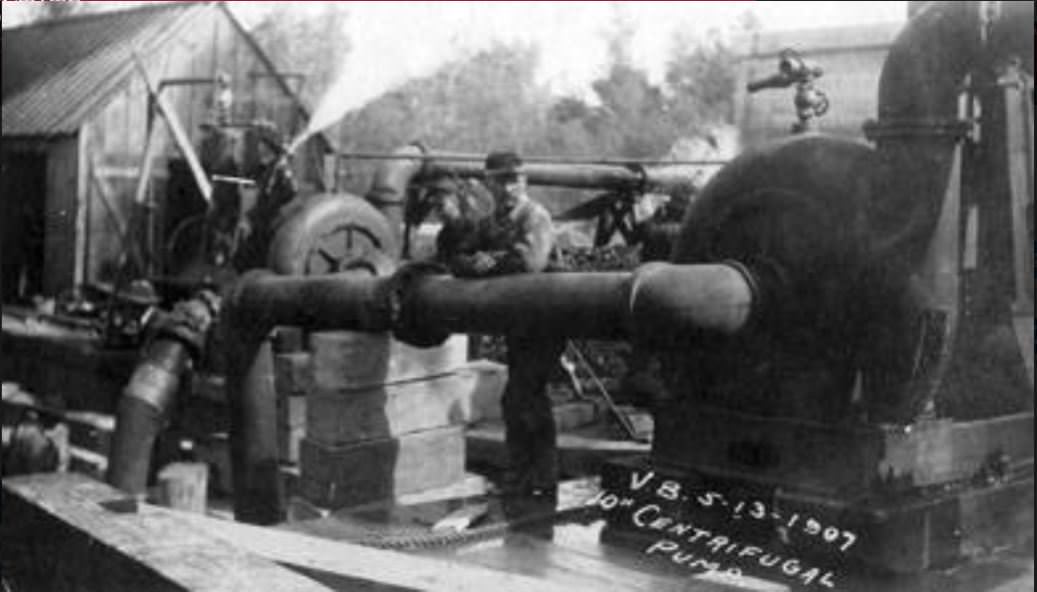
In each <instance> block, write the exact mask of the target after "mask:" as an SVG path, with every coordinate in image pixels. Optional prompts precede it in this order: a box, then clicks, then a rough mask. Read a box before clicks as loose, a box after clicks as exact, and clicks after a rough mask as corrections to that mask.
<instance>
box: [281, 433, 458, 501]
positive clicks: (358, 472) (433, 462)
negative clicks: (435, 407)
mask: <svg viewBox="0 0 1037 592" xmlns="http://www.w3.org/2000/svg"><path fill="white" fill-rule="evenodd" d="M299 456H300V465H301V468H302V478H301V481H300V484H299V488H300V493H301V495H302V496H303V497H305V498H306V499H308V500H309V501H311V502H313V503H315V504H317V505H319V506H324V507H329V508H341V507H345V506H350V505H358V504H363V503H368V502H372V501H376V500H381V499H391V498H393V497H394V496H396V495H399V494H404V493H413V492H417V491H422V490H426V489H433V488H437V487H444V486H447V485H450V484H452V483H456V482H459V481H460V480H461V479H463V478H464V466H465V444H464V434H463V432H462V430H461V428H459V427H453V426H452V427H446V428H438V429H434V430H426V431H424V432H416V433H413V434H407V435H404V436H401V437H399V438H385V439H380V440H371V441H367V442H361V443H358V444H351V445H347V446H327V445H323V444H320V443H317V442H313V441H311V440H310V439H309V438H305V439H303V441H302V443H301V445H300V449H299Z"/></svg>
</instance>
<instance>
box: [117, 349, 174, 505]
mask: <svg viewBox="0 0 1037 592" xmlns="http://www.w3.org/2000/svg"><path fill="white" fill-rule="evenodd" d="M189 360H190V355H189V354H188V352H187V348H185V347H184V345H183V344H182V343H180V342H179V341H177V340H175V339H156V340H155V341H153V342H151V343H150V344H148V346H147V347H146V349H145V352H144V355H143V358H142V360H141V362H140V363H139V364H137V367H136V368H135V369H134V371H133V374H132V376H131V377H130V381H129V383H128V384H127V385H126V388H125V389H124V390H123V392H122V397H121V398H120V399H119V405H118V408H117V410H116V422H115V434H114V436H113V438H112V449H111V452H110V453H109V457H108V482H109V483H110V484H112V486H114V487H117V488H119V489H122V490H123V491H125V492H127V493H132V494H134V495H143V494H144V493H145V492H146V491H147V486H148V471H149V469H150V467H151V451H152V448H154V446H155V439H156V438H157V437H158V434H159V433H160V432H161V431H162V429H163V428H164V427H165V423H166V421H167V419H168V413H169V409H170V408H171V407H172V406H173V402H174V401H175V399H176V393H177V391H178V390H179V389H180V376H181V374H183V372H184V370H185V369H186V368H187V365H188V362H189Z"/></svg>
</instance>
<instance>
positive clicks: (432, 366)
mask: <svg viewBox="0 0 1037 592" xmlns="http://www.w3.org/2000/svg"><path fill="white" fill-rule="evenodd" d="M310 350H311V351H312V356H313V361H312V373H313V387H314V388H315V389H318V390H336V389H357V388H364V387H369V386H375V385H381V384H390V383H394V382H401V381H404V380H413V379H415V378H423V377H426V376H433V375H437V374H444V373H446V372H451V371H453V370H456V369H457V368H458V367H460V366H462V365H464V363H465V362H466V361H467V357H468V338H467V337H466V336H464V335H455V336H453V337H451V338H450V339H448V340H447V341H446V343H444V344H443V345H441V346H438V347H432V348H416V347H411V346H409V345H406V344H404V343H402V342H399V341H396V340H395V339H393V338H392V337H391V336H389V335H388V334H384V333H383V334H370V333H354V332H348V331H335V332H318V333H313V334H311V335H310Z"/></svg>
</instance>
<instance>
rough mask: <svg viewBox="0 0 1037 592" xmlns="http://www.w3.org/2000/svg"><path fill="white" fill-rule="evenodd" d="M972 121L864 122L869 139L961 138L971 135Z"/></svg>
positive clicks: (881, 120) (909, 120)
mask: <svg viewBox="0 0 1037 592" xmlns="http://www.w3.org/2000/svg"><path fill="white" fill-rule="evenodd" d="M973 127H974V125H973V122H971V121H967V120H963V119H925V118H919V119H880V120H878V121H876V120H869V121H867V122H865V123H864V126H863V130H864V135H865V137H867V138H868V139H869V140H880V139H886V138H903V137H932V138H948V139H951V140H962V139H965V138H968V137H970V136H971V135H972V131H973Z"/></svg>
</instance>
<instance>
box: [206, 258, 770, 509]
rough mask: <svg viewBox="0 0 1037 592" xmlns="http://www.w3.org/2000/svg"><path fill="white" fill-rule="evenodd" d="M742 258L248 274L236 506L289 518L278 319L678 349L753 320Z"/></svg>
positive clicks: (422, 333)
mask: <svg viewBox="0 0 1037 592" xmlns="http://www.w3.org/2000/svg"><path fill="white" fill-rule="evenodd" d="M747 273H748V272H747V271H746V270H745V269H743V268H742V267H741V266H739V265H737V264H730V265H729V264H711V265H670V264H661V263H655V264H649V265H646V266H643V267H641V268H639V269H637V270H635V271H634V272H633V273H559V274H525V275H515V276H505V277H498V278H488V279H459V278H453V277H450V276H445V275H434V274H427V273H415V272H414V271H413V270H411V269H408V268H404V269H403V270H401V271H400V272H398V273H397V274H396V275H394V276H391V277H372V276H369V275H365V274H363V273H359V272H357V273H345V274H338V275H333V276H321V277H292V276H277V275H274V274H272V273H270V272H264V271H254V272H251V273H249V274H246V275H245V276H243V277H242V278H241V279H240V280H239V281H238V282H237V283H236V284H235V285H234V286H233V287H232V289H231V290H229V292H228V293H227V294H226V296H225V298H224V302H223V307H224V308H223V310H224V315H223V320H224V327H225V328H226V330H227V332H228V333H227V336H226V340H225V341H226V343H227V344H228V352H227V353H228V360H227V366H228V367H227V394H228V399H229V402H230V408H231V416H232V417H231V442H232V445H231V454H232V457H231V458H232V462H233V464H234V469H233V474H234V498H235V503H234V508H235V509H234V514H235V518H237V519H238V520H241V521H245V522H253V523H258V524H271V523H275V522H278V521H280V520H282V519H283V517H284V505H283V499H282V496H283V492H282V490H281V485H280V479H279V476H278V471H277V466H278V458H277V430H276V400H275V393H274V390H273V383H272V378H271V354H270V348H269V345H268V340H267V335H268V334H269V332H270V331H271V330H272V329H273V327H274V326H277V325H298V326H303V327H308V328H311V329H351V330H360V331H371V332H379V331H393V332H394V334H395V335H396V336H397V337H398V338H401V339H404V340H407V341H410V342H412V343H416V344H420V345H429V344H432V343H436V342H437V341H441V340H442V339H445V338H446V337H447V336H448V335H449V334H450V333H464V332H480V333H491V334H516V333H521V334H525V335H556V336H567V337H589V338H607V339H614V338H623V337H630V338H633V339H635V340H641V341H645V342H648V343H650V344H652V345H654V346H656V347H678V346H680V345H683V344H684V343H686V342H687V340H689V339H696V338H697V337H698V336H701V335H708V334H721V335H725V334H734V333H737V332H739V331H740V330H741V329H742V327H744V326H745V325H746V324H747V323H748V322H749V317H750V311H751V307H752V302H753V298H754V295H753V286H754V285H755V282H754V281H753V280H752V278H750V277H748V276H747Z"/></svg>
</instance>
